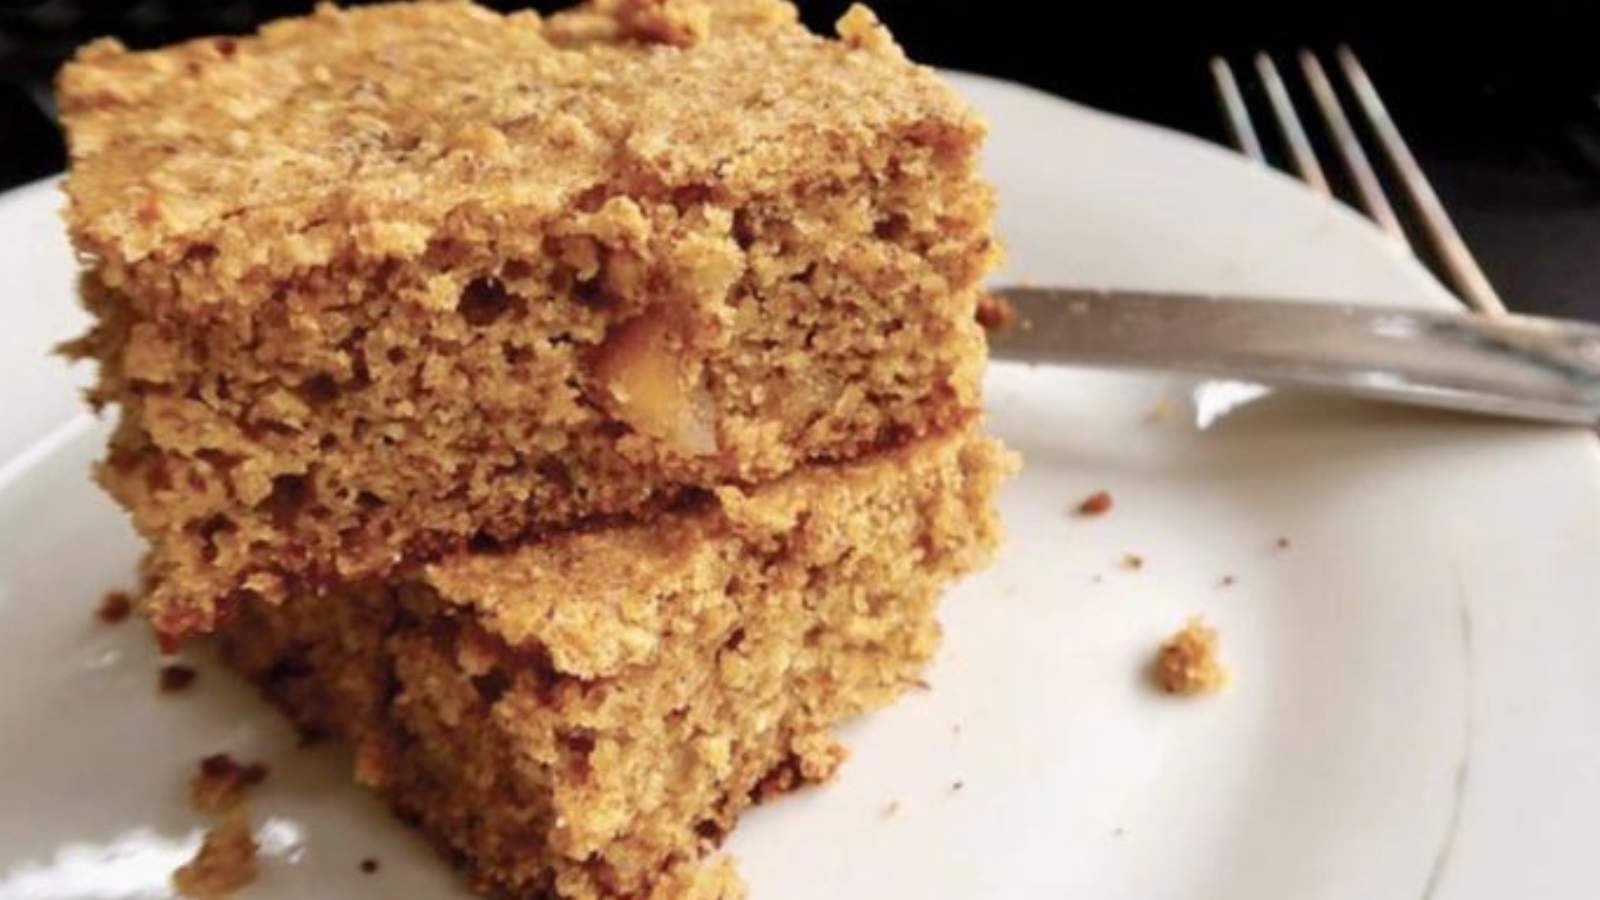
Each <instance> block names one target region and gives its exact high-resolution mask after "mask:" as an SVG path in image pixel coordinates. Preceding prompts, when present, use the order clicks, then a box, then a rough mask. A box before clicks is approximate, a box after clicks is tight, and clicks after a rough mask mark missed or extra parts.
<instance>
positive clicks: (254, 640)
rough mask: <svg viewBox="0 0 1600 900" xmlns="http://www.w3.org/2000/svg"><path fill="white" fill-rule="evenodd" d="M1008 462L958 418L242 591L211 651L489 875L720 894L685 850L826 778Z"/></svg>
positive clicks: (558, 886) (973, 546) (489, 879)
mask: <svg viewBox="0 0 1600 900" xmlns="http://www.w3.org/2000/svg"><path fill="white" fill-rule="evenodd" d="M1012 466H1013V462H1012V457H1011V455H1010V454H1008V453H1007V452H1006V451H1004V450H1003V449H1001V448H1000V447H999V445H998V444H996V443H995V442H994V441H992V440H990V439H989V438H986V437H984V436H982V435H981V434H980V433H979V432H978V431H977V429H976V427H973V428H971V429H969V430H967V431H964V432H961V433H956V434H950V435H946V436H943V437H938V438H933V439H929V440H924V441H921V442H919V443H916V444H912V445H908V446H906V447H902V448H898V449H895V450H892V451H887V452H885V453H883V454H880V455H878V456H876V457H874V458H872V459H871V460H867V461H861V462H855V463H850V464H840V465H831V466H826V467H813V468H811V469H808V470H805V471H802V472H799V473H796V474H794V475H791V476H789V477H787V478H785V479H783V480H781V481H777V482H773V483H771V484H767V485H764V486H761V487H758V488H753V489H738V488H722V489H719V490H717V491H715V492H711V493H709V494H708V495H707V496H706V497H705V498H704V499H703V501H702V502H700V503H698V504H697V505H695V506H694V507H693V508H687V509H682V510H678V511H674V512H671V513H667V514H664V515H662V516H661V517H658V518H656V519H655V520H653V521H651V522H649V523H648V524H630V525H615V526H610V527H602V528H597V529H594V530H589V531H584V532H575V533H571V534H565V535H561V536H557V537H552V538H549V539H546V540H544V541H541V542H539V543H535V544H531V545H527V546H524V547H521V548H518V549H515V550H509V551H504V552H479V553H473V554H467V555H463V556H459V557H456V558H452V559H448V560H445V561H444V562H441V563H439V564H437V565H433V566H430V567H426V568H424V569H422V570H420V571H418V572H416V573H414V574H413V575H412V576H410V577H409V578H407V579H405V580H401V581H397V582H394V583H392V584H389V585H385V586H381V587H373V588H369V589H363V590H351V591H347V592H344V593H337V594H331V595H328V596H323V597H302V598H297V599H295V600H291V601H290V602H289V603H287V604H285V605H284V606H281V607H276V608H271V607H266V606H265V605H260V604H257V605H252V606H250V607H249V608H248V609H246V610H245V611H243V612H242V613H241V615H240V617H239V618H238V619H237V620H236V621H234V622H233V623H232V624H231V625H230V626H229V627H228V628H227V630H226V631H225V632H224V633H223V636H222V638H223V648H224V652H225V654H226V656H227V657H228V659H229V660H230V661H231V662H232V663H233V664H234V665H235V666H237V667H238V668H239V669H241V670H242V671H244V672H245V673H246V674H247V675H249V676H251V677H252V678H254V679H256V680H257V681H259V682H260V683H261V684H262V685H263V686H264V687H265V689H266V690H267V691H268V693H269V694H270V695H271V696H272V697H273V698H274V699H275V700H276V701H277V702H278V703H279V704H280V705H282V706H283V708H284V709H285V710H287V711H288V713H289V714H290V715H291V716H293V717H294V718H295V719H296V720H297V722H298V723H299V724H300V725H301V726H303V727H305V728H307V729H312V730H316V731H324V732H330V733H333V734H336V735H339V736H341V737H343V738H344V739H346V740H348V741H350V742H351V743H352V744H353V745H354V747H355V749H356V760H357V762H356V767H357V777H358V779H359V780H360V781H362V782H364V783H366V784H368V785H370V786H371V787H373V788H375V789H377V790H378V791H379V792H381V793H382V794H383V795H385V796H386V797H387V798H388V799H389V801H390V802H391V803H392V804H393V805H394V807H395V808H396V810H397V811H398V812H399V813H400V814H401V815H402V816H403V817H405V818H406V819H408V820H410V821H413V822H415V823H416V824H417V825H418V826H420V827H421V828H422V829H423V830H425V831H426V832H427V833H428V834H429V835H431V836H432V837H433V838H434V840H435V841H436V842H437V843H438V844H439V845H440V846H441V847H442V848H444V850H445V851H446V852H447V853H448V854H449V855H450V856H451V857H452V858H453V859H454V860H455V861H456V862H457V863H458V864H459V865H461V866H462V867H463V868H464V869H466V870H467V871H468V872H469V873H470V874H471V876H472V878H473V880H474V883H475V885H476V886H477V887H478V888H479V889H481V890H483V891H485V892H487V893H490V894H493V895H497V896H505V897H517V898H533V897H547V896H559V897H566V898H610V897H668V896H671V897H702V898H708V900H709V898H717V897H724V898H726V897H733V896H737V895H739V894H740V893H742V890H741V888H740V887H739V886H738V881H737V878H736V877H735V876H734V875H733V874H732V871H731V868H730V867H729V866H727V865H726V864H722V865H701V864H699V862H698V861H699V860H700V858H701V857H702V856H704V855H705V854H706V853H708V852H709V851H711V850H712V849H714V848H715V847H716V845H717V844H718V843H719V842H720V841H721V839H722V837H723V835H724V834H726V832H727V831H728V829H729V828H731V827H732V825H733V823H734V819H735V818H736V817H737V815H738V814H739V812H740V811H741V810H742V809H743V808H745V807H746V806H748V805H749V804H750V803H752V802H755V801H758V800H760V799H763V798H765V797H767V796H770V795H773V794H776V793H780V792H782V791H785V790H787V789H789V788H791V787H793V786H795V785H798V784H801V783H804V782H813V781H820V780H822V779H825V778H827V777H828V776H829V775H830V774H831V773H832V771H833V770H834V768H835V767H836V766H837V764H838V763H839V761H840V760H841V759H842V756H843V751H842V748H840V747H839V745H838V744H837V743H836V742H835V740H834V738H833V737H832V735H831V732H830V728H831V726H833V725H834V724H835V723H837V722H839V721H840V720H841V719H844V718H847V717H849V716H853V715H856V714H858V713H861V712H863V711H866V710H869V709H872V708H874V707H877V706H881V705H883V704H884V703H887V702H888V701H890V700H891V699H893V698H894V697H895V696H896V695H898V694H899V693H900V692H902V691H903V690H905V689H906V688H907V687H908V686H909V685H911V684H913V683H915V682H916V680H917V678H918V674H919V672H920V670H921V669H922V667H923V664H924V663H925V662H926V661H927V660H928V658H929V657H930V656H931V654H932V653H933V651H934V649H935V647H936V645H937V643H938V637H939V626H938V623H937V621H936V619H935V616H934V612H935V605H936V602H937V599H938V595H939V593H940V591H941V590H942V588H943V587H944V586H945V585H946V584H947V583H948V582H949V581H950V580H951V579H952V578H954V577H956V576H957V575H960V574H962V573H963V572H966V571H969V570H971V569H972V568H974V567H975V566H977V565H979V564H981V563H982V562H984V561H985V560H986V559H987V557H988V555H989V554H990V552H991V551H992V549H993V548H994V546H995V543H996V541H997V539H998V524H997V521H996V517H995V514H994V511H993V496H994V493H995V489H996V487H997V486H998V484H999V483H1000V481H1001V480H1002V479H1003V478H1004V476H1005V475H1006V474H1007V473H1008V471H1009V470H1010V469H1011V467H1012Z"/></svg>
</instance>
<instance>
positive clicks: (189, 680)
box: [159, 663, 200, 694]
mask: <svg viewBox="0 0 1600 900" xmlns="http://www.w3.org/2000/svg"><path fill="white" fill-rule="evenodd" d="M198 677H200V673H198V672H196V671H195V670H194V669H193V668H192V667H190V666H186V665H184V664H183V663H171V664H169V665H165V666H162V667H161V678H160V681H159V684H160V687H161V693H163V694H176V693H178V692H179V691H183V690H187V689H188V688H189V686H190V685H192V684H194V680H195V679H196V678H198Z"/></svg>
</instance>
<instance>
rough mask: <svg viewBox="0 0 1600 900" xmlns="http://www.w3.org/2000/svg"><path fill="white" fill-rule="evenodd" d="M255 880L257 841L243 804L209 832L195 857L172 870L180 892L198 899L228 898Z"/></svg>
mask: <svg viewBox="0 0 1600 900" xmlns="http://www.w3.org/2000/svg"><path fill="white" fill-rule="evenodd" d="M255 880H256V842H255V838H254V837H252V836H251V834H250V813H249V811H248V809H247V808H246V807H245V806H244V805H243V804H241V805H239V806H236V807H234V808H233V809H232V810H229V812H228V814H227V815H226V816H225V817H224V818H223V819H222V821H221V822H218V823H217V824H216V825H215V826H213V827H212V828H211V830H210V831H207V832H206V836H205V838H204V840H202V841H201V843H200V849H199V850H198V851H196V852H195V855H194V859H191V860H190V861H189V862H187V863H184V864H183V865H181V866H179V867H178V868H177V869H176V870H174V871H173V873H172V886H173V887H174V888H176V889H177V891H178V893H179V894H180V895H182V896H184V897H192V898H196V900H213V898H220V897H226V896H228V895H229V894H232V893H233V892H234V891H237V890H239V889H240V888H243V887H244V886H245V885H248V884H250V883H251V882H253V881H255Z"/></svg>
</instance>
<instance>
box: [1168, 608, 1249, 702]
mask: <svg viewBox="0 0 1600 900" xmlns="http://www.w3.org/2000/svg"><path fill="white" fill-rule="evenodd" d="M1151 674H1152V677H1153V678H1154V680H1155V683H1156V686H1157V687H1159V688H1161V690H1163V691H1165V692H1167V693H1169V694H1177V695H1180V696H1185V697H1187V696H1193V695H1196V694H1209V693H1212V692H1214V691H1217V690H1220V689H1221V688H1222V687H1224V686H1225V685H1227V683H1228V681H1229V679H1230V675H1229V673H1228V669H1227V667H1226V666H1224V665H1223V664H1222V660H1221V659H1219V658H1218V639H1217V630H1216V629H1215V628H1212V627H1211V626H1209V625H1207V624H1206V623H1205V621H1204V620H1203V619H1201V618H1199V617H1198V616H1197V617H1195V618H1192V619H1190V620H1189V621H1188V622H1187V623H1186V624H1185V625H1184V626H1183V629H1182V630H1180V631H1179V632H1178V633H1177V634H1174V635H1173V636H1172V637H1170V638H1168V639H1167V642H1166V643H1165V644H1162V645H1161V652H1160V653H1159V654H1158V655H1157V656H1156V661H1155V666H1154V668H1153V669H1152V673H1151Z"/></svg>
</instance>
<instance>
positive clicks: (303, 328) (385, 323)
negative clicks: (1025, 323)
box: [59, 0, 997, 637]
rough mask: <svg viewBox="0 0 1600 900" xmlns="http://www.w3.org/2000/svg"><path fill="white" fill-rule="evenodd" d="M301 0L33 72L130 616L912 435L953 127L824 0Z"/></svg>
mask: <svg viewBox="0 0 1600 900" xmlns="http://www.w3.org/2000/svg"><path fill="white" fill-rule="evenodd" d="M838 31H839V37H838V38H837V39H825V38H821V37H818V36H814V35H812V34H810V33H808V32H807V31H805V30H804V29H803V28H802V27H801V26H800V25H798V24H797V22H796V18H795V13H794V10H793V8H792V7H790V6H788V5H787V4H783V3H779V2H776V0H717V2H673V0H654V2H651V0H621V2H604V0H602V2H596V3H592V4H590V5H586V6H582V7H579V8H576V9H574V10H571V11H569V12H565V13H560V14H557V15H555V16H552V17H549V18H547V19H540V18H539V17H537V16H535V15H533V14H531V13H520V14H515V15H510V16H501V15H499V14H497V13H494V12H491V11H488V10H485V9H481V8H478V7H475V6H472V5H469V4H465V3H428V4H421V3H419V4H395V5H385V6H374V7H365V8H361V9H353V10H348V11H340V10H335V9H332V8H323V9H320V10H319V11H318V12H317V13H316V14H314V15H312V16H308V17H305V18H301V19H293V20H286V21H282V22H278V23H275V24H273V25H269V26H267V27H266V28H264V29H262V31H261V32H260V34H259V35H256V36H253V37H245V38H237V39H235V38H215V39H205V40H199V41H192V42H189V43H185V44H181V45H178V46H174V47H171V48H167V49H163V50H157V51H152V52H129V51H126V50H124V49H123V48H122V47H120V46H119V45H117V44H116V43H115V42H110V41H102V42H97V43H95V44H91V45H89V46H87V47H85V48H84V49H83V50H82V51H80V52H79V54H78V55H77V57H76V58H75V60H74V61H73V62H71V63H70V64H69V65H68V66H67V67H66V68H65V69H63V71H62V73H61V76H60V79H59V102H60V107H61V111H62V118H63V121H64V122H65V127H66V131H67V137H68V142H69V146H70V150H71V171H70V174H69V177H68V180H67V187H66V190H67V194H68V197H69V200H70V203H69V207H68V210H67V221H68V225H69V228H70V231H71V234H72V238H73V241H74V243H75V244H76V246H77V248H78V250H79V251H80V253H81V254H82V255H83V257H84V259H85V260H86V263H87V266H88V269H87V271H86V274H85V277H84V280H83V290H84V295H85V299H86V302H87V304H88V305H89V307H90V309H91V310H92V311H93V312H94V313H95V314H96V315H97V317H98V320H99V321H98V324H97V326H96V328H95V329H94V331H93V332H91V333H90V334H89V335H87V336H86V337H85V338H83V339H82V340H80V341H78V342H76V344H75V345H74V349H75V350H76V351H77V352H79V353H81V354H84V355H89V356H94V357H96V358H98V359H99V360H100V362H101V378H100V381H99V383H98V385H97V386H96V388H95V389H94V390H93V392H92V396H91V399H92V400H93V401H95V402H96V403H117V404H119V405H120V406H121V407H122V410H123V416H122V420H121V424H120V426H119V428H118V430H117V432H116V434H115V436H114V438H113V441H112V448H111V452H110V454H109V455H108V457H107V460H106V462H105V464H104V465H103V466H102V467H101V471H100V478H101V480H102V482H103V483H104V484H105V485H106V486H107V487H108V488H109V490H110V491H111V492H112V493H113V494H114V495H115V496H116V497H117V498H118V499H119V500H120V501H121V502H122V503H123V504H125V505H126V506H127V507H128V508H129V509H130V510H131V511H132V513H133V517H134V521H135V524H136V525H137V526H138V528H139V529H140V531H141V532H142V533H143V534H144V535H145V536H146V537H147V538H149V539H150V541H151V544H152V552H151V556H150V561H149V575H150V576H151V584H152V589H151V591H150V594H149V600H150V605H151V612H152V615H153V618H154V621H155V624H156V626H157V628H158V630H159V631H161V632H162V633H163V634H166V635H169V636H172V637H179V636H183V635H186V634H190V633H195V632H200V631H206V630H210V629H211V628H212V627H214V626H215V624H216V622H217V620H218V617H219V616H225V615H226V613H227V609H228V608H229V607H230V606H231V605H232V604H235V603H237V602H241V601H243V600H246V599H249V598H254V597H262V598H265V599H267V600H269V601H276V600H278V599H280V598H281V597H283V596H285V595H286V594H287V593H290V592H294V591H298V590H302V589H305V588H315V587H316V586H318V585H321V584H326V583H331V582H335V581H348V580H353V579H363V578H370V577H382V576H385V575H387V574H388V573H390V572H392V571H394V570H396V569H397V568H399V567H402V566H405V565H408V564H410V563H414V562H419V561H424V560H427V559H430V558H434V557H436V556H438V555H440V554H442V553H444V552H447V551H449V550H452V549H454V548H456V547H458V546H462V545H465V544H469V543H471V542H472V541H474V540H477V541H481V542H490V543H492V542H504V541H512V540H518V539H521V538H524V537H526V536H528V535H530V534H533V533H537V532H540V531H548V530H551V529H561V528H567V527H572V526H575V525H579V524H582V523H584V522H587V521H591V520H594V519H596V518H597V517H616V516H629V517H638V516H648V515H650V514H651V511H652V510H654V509H658V508H662V507H664V506H668V505H670V504H672V503H673V502H675V500H676V499H678V498H679V497H681V496H682V495H683V494H684V493H685V492H686V491H693V490H696V489H700V488H706V487H713V486H716V485H718V484H723V483H730V482H744V483H749V482H756V481H762V480H766V479H770V478H773V477H776V476H778V475H781V474H783V473H784V472H786V471H789V470H791V469H793V468H795V467H797V466H801V465H804V464H807V463H811V462H819V461H835V460H843V459H850V458H855V457H858V456H861V455H863V454H867V453H871V452H874V451H875V450H878V449H881V448H883V447H885V446H889V445H893V444H896V443H900V442H903V441H905V440H907V439H910V438H912V437H916V436H919V435H922V434H926V433H936V432H944V431H949V430H950V429H952V428H955V427H958V426H959V425H960V424H962V423H963V422H965V421H967V420H968V419H970V418H971V417H972V416H973V415H974V414H975V411H976V409H977V407H978V404H979V397H978V389H979V379H980V377H981V374H982V364H983V356H984V345H983V338H982V335H981V334H980V332H979V329H978V327H977V326H976V324H975V323H974V321H973V311H974V307H975V305H976V299H977V294H978V290H979V281H980V280H981V278H982V276H983V274H984V273H985V272H986V271H987V270H988V269H989V268H990V266H991V265H992V264H993V262H994V261H995V258H996V256H997V251H996V249H995V247H994V244H993V241H992V239H991V236H990V224H991V215H992V207H993V200H992V193H991V191H990V190H989V188H988V187H987V186H986V185H985V184H984V183H983V182H982V180H981V179H980V177H979V176H978V174H977V170H976V166H977V153H978V148H979V145H980V142H981V140H982V136H983V127H982V125H981V123H980V122H979V121H978V120H977V119H976V118H975V117H974V116H973V115H972V113H971V112H970V111H969V110H968V109H967V107H966V106H965V105H964V104H963V103H962V102H961V101H960V100H959V99H958V98H957V97H956V96H955V95H954V94H953V93H952V92H951V91H950V90H949V89H947V88H946V87H945V86H943V85H942V84H941V83H940V82H939V81H938V79H937V78H936V77H935V75H934V74H933V73H932V72H930V71H929V70H927V69H925V68H922V67H919V66H916V65H914V64H912V63H910V62H908V61H907V60H906V59H905V58H904V56H903V55H902V54H901V52H900V50H899V49H898V48H897V47H896V46H895V44H894V42H893V41H892V40H891V39H890V38H889V37H888V35H887V34H886V32H885V31H884V30H883V29H882V27H881V26H879V25H878V24H877V22H876V20H874V19H873V18H872V16H871V14H870V13H868V12H866V10H865V9H863V8H859V7H858V8H855V9H853V10H852V11H851V12H850V13H849V14H847V15H846V16H845V18H844V19H842V20H841V21H840V24H839V28H838Z"/></svg>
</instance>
